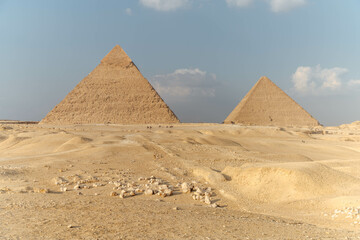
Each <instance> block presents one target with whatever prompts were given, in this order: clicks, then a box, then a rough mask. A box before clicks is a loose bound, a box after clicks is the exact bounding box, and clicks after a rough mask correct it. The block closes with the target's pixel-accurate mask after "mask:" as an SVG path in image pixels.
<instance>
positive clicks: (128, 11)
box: [125, 8, 132, 16]
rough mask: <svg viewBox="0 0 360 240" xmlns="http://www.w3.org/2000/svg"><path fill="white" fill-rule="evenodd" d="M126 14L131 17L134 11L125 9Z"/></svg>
mask: <svg viewBox="0 0 360 240" xmlns="http://www.w3.org/2000/svg"><path fill="white" fill-rule="evenodd" d="M125 13H126V14H127V15H129V16H131V15H132V10H131V8H127V9H125Z"/></svg>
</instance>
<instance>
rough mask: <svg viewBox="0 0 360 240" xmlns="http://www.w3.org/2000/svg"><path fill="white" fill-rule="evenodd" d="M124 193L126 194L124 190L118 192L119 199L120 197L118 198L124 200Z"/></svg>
mask: <svg viewBox="0 0 360 240" xmlns="http://www.w3.org/2000/svg"><path fill="white" fill-rule="evenodd" d="M125 193H126V191H125V190H122V191H121V192H120V194H119V197H120V198H125Z"/></svg>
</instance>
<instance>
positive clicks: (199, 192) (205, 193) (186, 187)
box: [180, 182, 219, 208]
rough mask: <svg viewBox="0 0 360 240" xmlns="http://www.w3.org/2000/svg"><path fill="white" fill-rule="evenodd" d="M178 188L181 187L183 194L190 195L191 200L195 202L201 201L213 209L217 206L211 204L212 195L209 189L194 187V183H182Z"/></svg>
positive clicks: (213, 203)
mask: <svg viewBox="0 0 360 240" xmlns="http://www.w3.org/2000/svg"><path fill="white" fill-rule="evenodd" d="M180 186H181V191H182V192H183V193H190V194H191V197H192V199H194V200H196V201H201V202H203V203H205V204H208V205H210V206H211V207H214V208H217V207H218V206H219V205H218V204H217V203H215V202H212V200H211V196H213V195H214V193H213V192H212V189H211V187H208V188H202V187H198V186H195V185H194V183H187V182H183V183H182V184H181V185H180Z"/></svg>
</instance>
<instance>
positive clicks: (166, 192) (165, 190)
mask: <svg viewBox="0 0 360 240" xmlns="http://www.w3.org/2000/svg"><path fill="white" fill-rule="evenodd" d="M138 181H139V182H140V183H136V182H134V181H132V182H127V181H126V180H119V181H114V182H110V183H112V184H114V185H115V187H114V188H113V190H121V192H120V194H118V193H117V192H114V193H113V192H112V193H111V194H110V195H111V196H117V195H119V196H120V197H121V198H125V197H127V196H135V195H137V194H141V193H144V194H145V195H158V196H161V197H167V196H171V195H172V194H173V187H172V186H171V185H167V184H165V183H164V181H163V180H162V179H160V178H156V177H154V176H151V177H149V178H144V177H140V178H139V179H138Z"/></svg>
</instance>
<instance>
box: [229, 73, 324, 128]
mask: <svg viewBox="0 0 360 240" xmlns="http://www.w3.org/2000/svg"><path fill="white" fill-rule="evenodd" d="M224 123H240V124H246V125H265V126H266V125H275V126H317V125H319V122H318V121H317V120H316V119H315V118H313V117H312V116H311V115H310V114H309V113H308V112H306V111H305V110H304V109H303V108H302V107H301V106H300V105H299V104H297V103H296V102H295V101H294V100H293V99H292V98H290V97H289V96H288V95H287V94H286V93H285V92H284V91H282V90H281V89H280V88H279V87H278V86H276V85H275V84H274V83H273V82H272V81H271V80H270V79H268V78H267V77H261V78H260V80H259V81H258V82H257V83H256V84H255V86H254V87H253V88H252V89H251V90H250V91H249V92H248V93H247V94H246V96H245V97H244V98H243V99H242V100H241V102H240V103H239V104H238V105H237V106H236V107H235V109H234V110H233V111H232V112H231V113H230V114H229V116H228V117H227V118H226V119H225V121H224Z"/></svg>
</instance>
